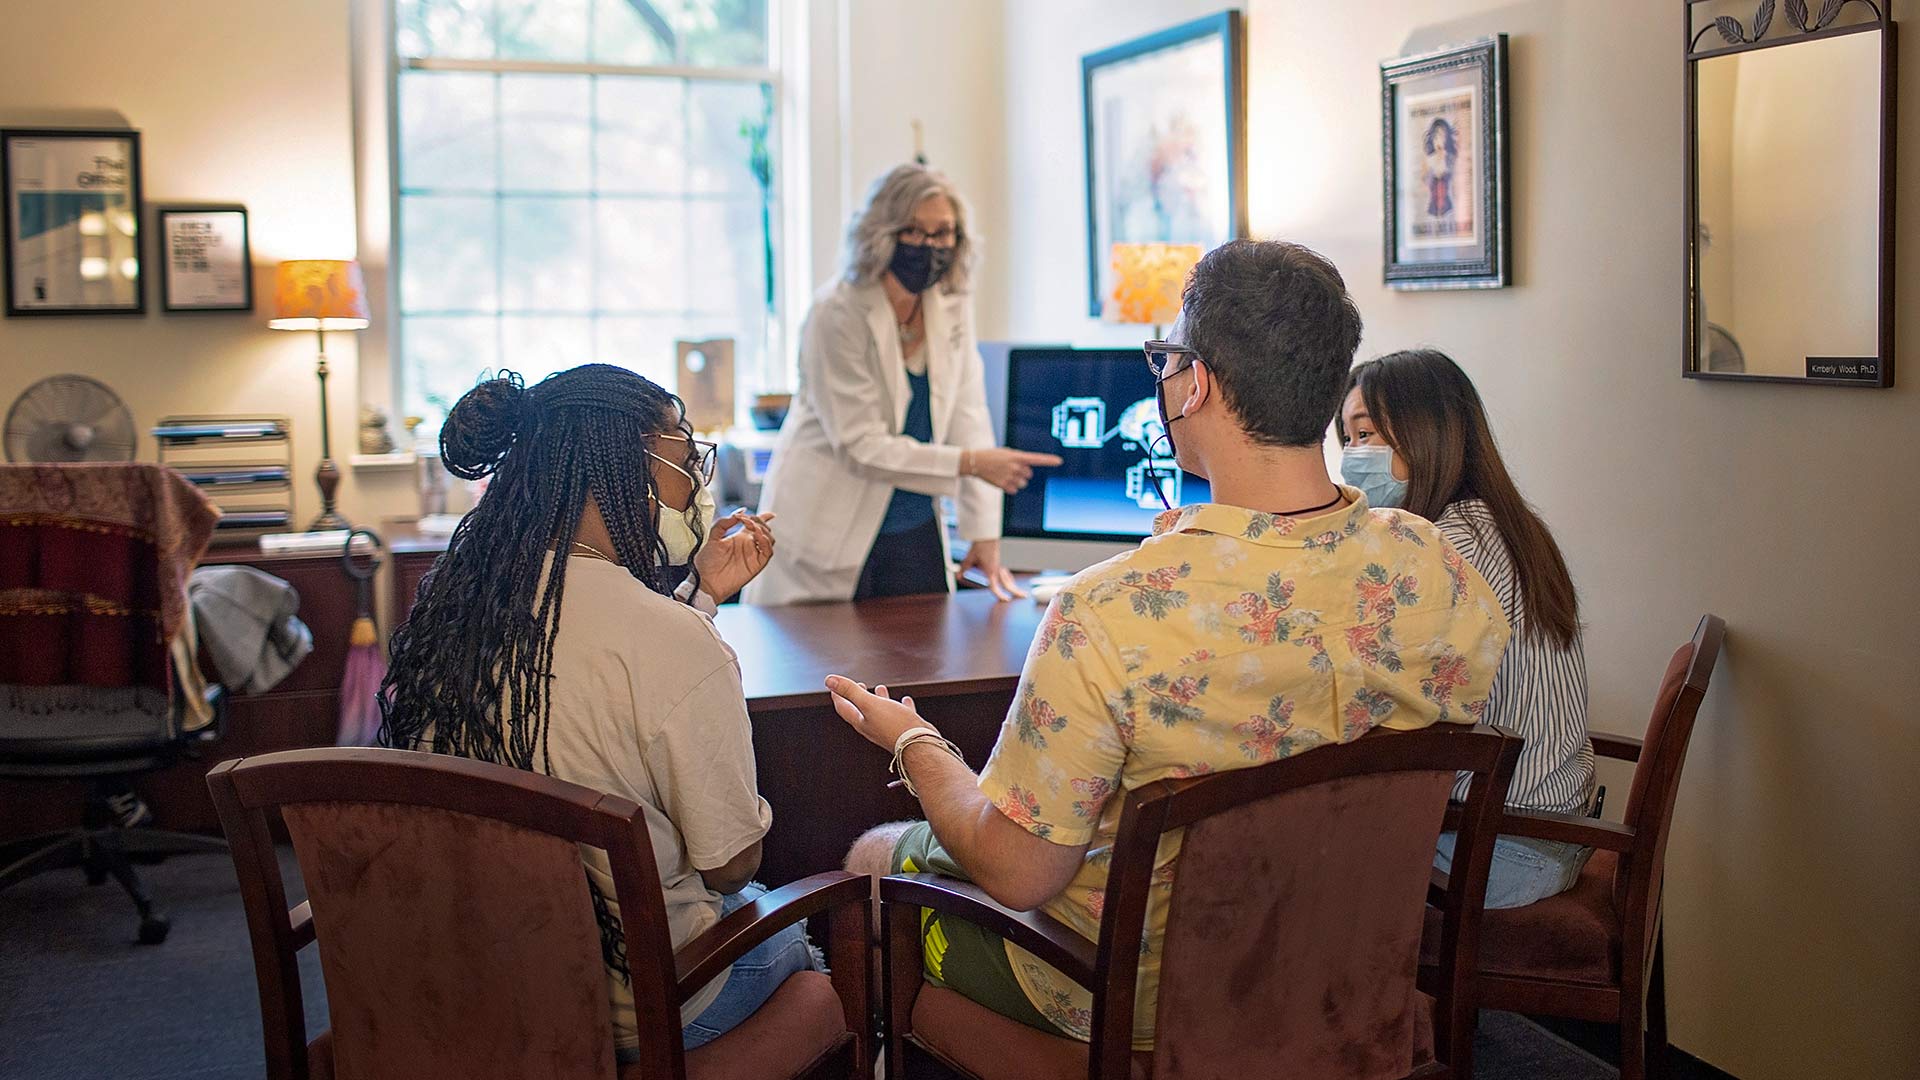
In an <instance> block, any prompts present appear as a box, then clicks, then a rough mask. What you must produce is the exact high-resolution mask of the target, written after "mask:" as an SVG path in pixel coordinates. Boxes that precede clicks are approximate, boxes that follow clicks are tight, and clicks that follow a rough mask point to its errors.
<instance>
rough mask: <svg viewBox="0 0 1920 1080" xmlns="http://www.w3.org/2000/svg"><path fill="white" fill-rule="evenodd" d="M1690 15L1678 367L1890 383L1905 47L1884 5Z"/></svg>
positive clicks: (1770, 378) (1716, 4)
mask: <svg viewBox="0 0 1920 1080" xmlns="http://www.w3.org/2000/svg"><path fill="white" fill-rule="evenodd" d="M1756 3H1757V6H1756ZM1681 6H1682V8H1683V9H1684V12H1685V25H1686V39H1685V55H1686V77H1687V84H1686V85H1687V97H1686V109H1687V115H1686V129H1687V157H1686V161H1687V180H1686V184H1687V187H1686V203H1685V206H1686V222H1685V230H1684V231H1683V232H1682V234H1681V236H1682V241H1683V243H1684V244H1685V245H1686V258H1687V277H1686V292H1685V293H1684V297H1683V302H1684V304H1685V313H1686V333H1685V334H1684V336H1683V337H1682V339H1681V349H1682V359H1681V374H1682V375H1683V376H1684V377H1686V378H1690V379H1708V380H1740V381H1748V382H1772V383H1776V384H1783V385H1789V386H1792V385H1799V386H1806V385H1824V386H1851V387H1864V388H1868V389H1873V388H1884V387H1889V386H1892V385H1893V362H1894V351H1895V350H1894V313H1895V301H1894V291H1893V283H1894V278H1893V275H1894V257H1893V249H1894V238H1895V235H1896V234H1895V223H1894V214H1895V210H1894V201H1895V199H1894V193H1895V191H1896V190H1897V187H1896V181H1895V172H1896V163H1897V162H1898V160H1899V153H1898V146H1897V141H1898V127H1897V126H1896V124H1895V122H1894V112H1895V108H1894V103H1895V100H1896V86H1895V84H1896V77H1895V74H1896V67H1897V64H1896V61H1897V59H1898V57H1899V47H1898V42H1897V40H1896V36H1897V31H1898V27H1897V26H1896V25H1895V23H1894V21H1893V19H1892V18H1891V15H1892V7H1891V5H1890V2H1889V0H1825V2H1824V3H1821V4H1819V5H1817V6H1815V5H1810V4H1809V3H1808V2H1806V0H1786V2H1784V3H1778V4H1776V3H1774V2H1773V0H1692V2H1690V3H1685V4H1682V5H1681ZM1783 268H1785V269H1783Z"/></svg>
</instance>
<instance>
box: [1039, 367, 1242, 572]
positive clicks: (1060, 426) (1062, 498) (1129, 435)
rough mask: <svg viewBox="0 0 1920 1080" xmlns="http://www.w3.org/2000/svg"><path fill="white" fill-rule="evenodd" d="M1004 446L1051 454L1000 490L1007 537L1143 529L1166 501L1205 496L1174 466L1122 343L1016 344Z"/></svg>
mask: <svg viewBox="0 0 1920 1080" xmlns="http://www.w3.org/2000/svg"><path fill="white" fill-rule="evenodd" d="M1014 358H1015V361H1016V362H1015V363H1013V364H1012V365H1011V369H1010V372H1009V383H1010V385H1009V387H1008V397H1007V401H1008V417H1009V420H1008V445H1009V446H1014V447H1016V448H1018V449H1023V450H1034V451H1040V452H1046V453H1054V454H1058V455H1060V457H1061V458H1062V463H1061V465H1060V466H1059V467H1057V468H1051V469H1046V470H1043V471H1042V472H1040V473H1038V474H1037V475H1036V477H1035V481H1034V483H1033V484H1032V485H1031V486H1030V487H1029V488H1028V489H1027V490H1025V491H1022V492H1019V493H1017V494H1014V495H1012V496H1009V497H1008V500H1007V515H1008V516H1007V522H1008V527H1009V528H1011V529H1013V530H1016V531H1015V532H1013V533H1011V534H1010V535H1045V536H1078V537H1088V538H1092V537H1098V536H1146V535H1149V534H1150V532H1151V530H1152V528H1153V523H1154V519H1155V517H1156V516H1157V515H1158V514H1159V513H1160V512H1161V511H1162V510H1163V509H1164V508H1165V507H1166V506H1168V505H1171V506H1175V507H1178V506H1182V505H1185V504H1186V502H1187V500H1189V499H1192V500H1195V501H1199V502H1205V501H1206V500H1207V498H1208V496H1209V495H1210V494H1211V492H1210V485H1209V484H1207V482H1206V480H1205V479H1204V478H1200V477H1192V476H1188V475H1186V474H1184V473H1183V472H1181V470H1180V467H1179V465H1178V464H1177V463H1176V462H1175V461H1174V460H1173V446H1172V444H1171V442H1169V441H1168V439H1167V431H1166V425H1165V424H1163V423H1162V422H1161V420H1160V409H1159V405H1158V403H1157V402H1156V401H1155V400H1154V395H1153V381H1152V379H1153V376H1152V372H1151V371H1149V370H1148V369H1147V368H1146V366H1145V365H1143V364H1141V363H1140V362H1139V359H1138V354H1137V353H1133V352H1131V351H1130V350H1066V349H1061V350H1051V349H1033V350H1016V351H1015V354H1014Z"/></svg>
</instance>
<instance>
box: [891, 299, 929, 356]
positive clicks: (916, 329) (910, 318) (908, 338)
mask: <svg viewBox="0 0 1920 1080" xmlns="http://www.w3.org/2000/svg"><path fill="white" fill-rule="evenodd" d="M919 317H920V298H919V297H917V296H916V297H914V298H913V310H912V311H909V312H907V317H906V318H904V319H895V320H894V324H895V325H896V326H898V327H899V328H900V344H902V345H905V346H907V347H909V348H911V347H912V346H914V345H918V344H919V343H920V339H921V338H922V337H923V336H925V334H926V332H927V327H926V324H925V323H924V322H922V323H921V324H920V325H918V326H916V325H914V320H915V319H918V318H919Z"/></svg>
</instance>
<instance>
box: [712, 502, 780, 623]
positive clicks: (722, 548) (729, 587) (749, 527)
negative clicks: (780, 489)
mask: <svg viewBox="0 0 1920 1080" xmlns="http://www.w3.org/2000/svg"><path fill="white" fill-rule="evenodd" d="M773 518H774V515H772V514H749V513H747V512H746V511H745V510H735V511H734V512H733V513H731V514H729V515H727V516H726V517H723V518H721V519H720V520H719V521H716V522H714V523H713V529H712V531H711V532H710V533H708V535H707V542H706V543H704V544H702V545H700V551H699V552H698V553H697V554H696V555H694V557H693V566H694V569H696V570H698V571H700V589H701V591H702V592H705V593H706V594H707V595H708V596H711V597H713V602H714V603H716V604H717V603H720V602H721V601H723V600H725V599H726V598H727V597H729V596H732V595H733V594H734V593H737V592H739V591H740V590H741V589H744V588H746V587H747V582H749V581H752V580H753V579H754V578H755V577H756V576H757V575H758V574H759V573H760V571H762V570H765V569H766V568H767V563H769V562H771V561H772V560H773V530H772V529H771V528H769V527H768V526H769V523H771V522H772V521H773ZM735 525H738V526H739V528H737V529H734V530H733V532H732V534H731V535H728V534H727V533H726V530H727V529H729V528H732V527H733V526H735Z"/></svg>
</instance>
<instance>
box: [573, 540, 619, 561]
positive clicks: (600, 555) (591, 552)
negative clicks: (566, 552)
mask: <svg viewBox="0 0 1920 1080" xmlns="http://www.w3.org/2000/svg"><path fill="white" fill-rule="evenodd" d="M573 546H574V547H577V548H579V549H580V553H581V554H583V555H585V556H587V557H588V558H590V559H602V560H604V561H606V562H610V563H613V564H614V565H616V566H618V565H619V563H620V560H618V559H616V558H614V557H613V556H611V555H609V554H607V553H606V552H604V551H601V550H600V549H599V548H597V547H594V546H593V545H591V544H583V543H581V542H580V541H578V540H575V541H574V542H573Z"/></svg>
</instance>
